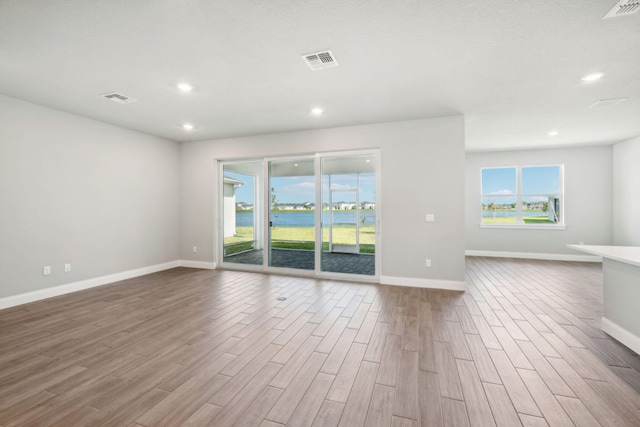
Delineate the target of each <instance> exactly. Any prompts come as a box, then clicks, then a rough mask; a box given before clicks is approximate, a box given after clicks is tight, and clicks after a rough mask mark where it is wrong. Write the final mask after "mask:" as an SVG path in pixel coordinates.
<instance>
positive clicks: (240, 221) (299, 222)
mask: <svg viewBox="0 0 640 427" xmlns="http://www.w3.org/2000/svg"><path fill="white" fill-rule="evenodd" d="M276 215H277V217H276ZM315 217H316V213H315V212H313V211H291V212H289V211H281V212H277V213H275V214H274V217H273V218H272V221H273V222H274V224H275V225H277V226H279V227H313V225H314V223H315V222H314V221H315ZM375 217H376V213H375V211H369V210H367V211H360V221H362V218H364V224H363V223H362V222H360V225H374V222H375ZM322 221H323V222H324V223H325V224H326V223H328V222H329V212H322ZM333 223H334V224H336V225H338V224H355V223H356V212H355V211H337V212H333ZM236 225H237V226H238V227H242V226H245V227H246V226H252V225H253V212H247V211H237V212H236Z"/></svg>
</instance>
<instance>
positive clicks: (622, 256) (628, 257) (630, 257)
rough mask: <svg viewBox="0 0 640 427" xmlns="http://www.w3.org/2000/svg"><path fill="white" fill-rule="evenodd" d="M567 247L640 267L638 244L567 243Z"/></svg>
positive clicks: (639, 248)
mask: <svg viewBox="0 0 640 427" xmlns="http://www.w3.org/2000/svg"><path fill="white" fill-rule="evenodd" d="M567 247H569V248H571V249H575V250H577V251H582V252H587V253H590V254H593V255H599V256H601V257H603V258H609V259H613V260H616V261H620V262H624V263H627V264H633V265H637V266H639V267H640V247H638V246H597V245H567Z"/></svg>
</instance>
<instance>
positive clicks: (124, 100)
mask: <svg viewBox="0 0 640 427" xmlns="http://www.w3.org/2000/svg"><path fill="white" fill-rule="evenodd" d="M102 96H103V97H104V98H107V99H110V100H111V101H113V102H117V103H118V104H131V103H132V102H136V100H135V99H133V98H129V97H128V96H126V95H123V94H121V93H116V92H111V93H105V94H104V95H102Z"/></svg>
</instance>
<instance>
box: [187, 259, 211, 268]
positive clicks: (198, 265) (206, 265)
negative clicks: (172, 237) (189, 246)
mask: <svg viewBox="0 0 640 427" xmlns="http://www.w3.org/2000/svg"><path fill="white" fill-rule="evenodd" d="M178 262H179V263H180V267H187V268H203V269H206V270H215V269H216V267H217V266H216V263H215V262H207V261H190V260H188V259H181V260H180V261H178Z"/></svg>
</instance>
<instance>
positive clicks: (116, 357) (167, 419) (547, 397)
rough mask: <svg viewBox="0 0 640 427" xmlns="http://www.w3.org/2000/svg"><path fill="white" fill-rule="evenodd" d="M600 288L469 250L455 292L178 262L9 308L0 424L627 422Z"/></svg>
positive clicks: (635, 360)
mask: <svg viewBox="0 0 640 427" xmlns="http://www.w3.org/2000/svg"><path fill="white" fill-rule="evenodd" d="M601 280H602V275H601V265H600V264H583V263H569V262H552V261H531V260H514V259H490V258H479V257H469V258H467V284H468V291H467V292H465V293H463V292H453V291H442V290H427V289H415V288H405V287H394V286H383V285H371V284H360V283H350V282H339V281H331V280H314V279H308V278H297V277H285V276H275V275H264V274H256V273H246V272H237V271H209V270H196V269H186V268H178V269H174V270H169V271H165V272H162V273H157V274H152V275H149V276H144V277H140V278H136V279H132V280H127V281H123V282H119V283H116V284H112V285H108V286H103V287H99V288H94V289H90V290H87V291H82V292H77V293H73V294H69V295H65V296H61V297H58V298H53V299H49V300H45V301H40V302H36V303H32V304H27V305H22V306H18V307H13V308H10V309H6V310H3V311H0V426H2V427H8V426H97V425H113V426H149V427H150V426H180V425H184V426H206V425H212V426H232V425H238V426H265V427H266V426H271V427H274V426H282V425H292V426H348V427H354V426H361V425H368V426H509V427H511V426H518V425H523V426H530V425H531V426H538V425H540V426H545V425H549V426H571V425H576V426H592V425H593V426H598V425H600V426H638V425H640V358H639V357H638V355H637V354H635V353H633V352H632V351H630V350H628V349H627V348H626V347H624V346H622V345H621V344H619V343H618V342H616V341H615V340H613V339H611V338H610V337H608V336H607V335H606V334H604V333H603V332H602V331H601V330H600V328H599V321H600V317H601V310H602V286H601ZM279 297H286V300H284V301H280V300H279V299H278V298H279Z"/></svg>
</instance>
